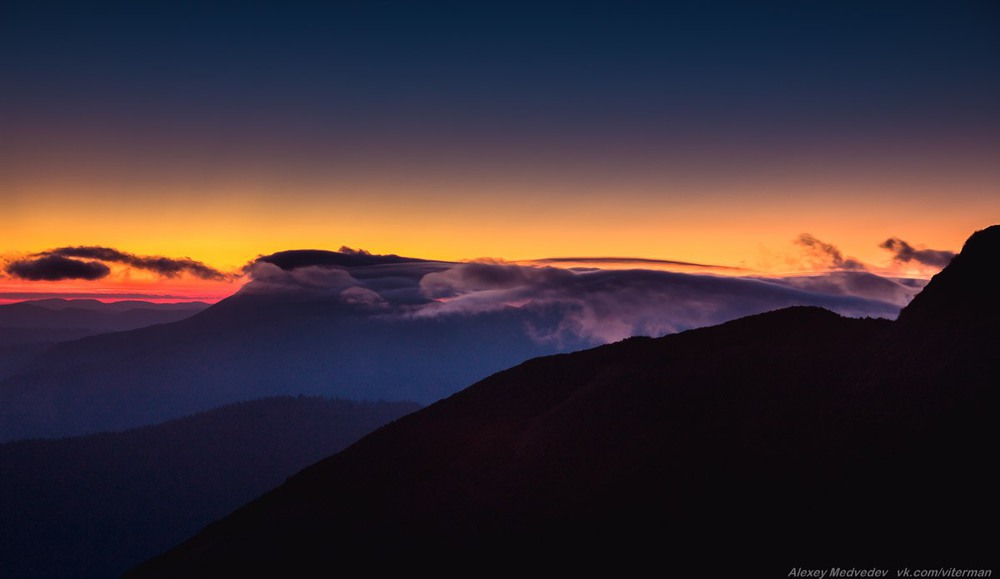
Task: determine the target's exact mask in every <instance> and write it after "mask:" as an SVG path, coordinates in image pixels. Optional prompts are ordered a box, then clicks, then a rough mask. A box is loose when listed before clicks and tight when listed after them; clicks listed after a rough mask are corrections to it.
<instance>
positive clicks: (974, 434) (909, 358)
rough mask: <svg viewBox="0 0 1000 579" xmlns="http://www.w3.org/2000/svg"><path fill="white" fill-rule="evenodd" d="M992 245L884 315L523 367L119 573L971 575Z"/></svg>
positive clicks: (988, 443) (975, 247) (975, 561)
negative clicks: (411, 567)
mask: <svg viewBox="0 0 1000 579" xmlns="http://www.w3.org/2000/svg"><path fill="white" fill-rule="evenodd" d="M998 258H1000V227H997V226H994V227H991V228H988V229H986V230H983V231H979V232H977V233H975V234H974V235H973V236H972V237H971V238H970V239H969V241H968V242H967V243H966V246H965V249H963V252H962V254H960V255H959V256H958V257H956V259H955V261H954V262H953V263H952V265H950V266H948V267H947V268H946V269H945V270H944V271H943V272H942V273H941V274H939V275H938V276H936V277H935V278H934V279H933V280H932V281H931V282H930V284H929V285H928V286H927V288H926V289H925V290H924V294H922V297H921V296H918V298H917V299H915V300H914V302H913V304H912V305H911V306H909V307H908V308H907V309H906V310H904V312H903V314H902V315H901V316H900V318H899V321H898V322H888V321H885V320H869V319H847V318H841V317H839V316H837V315H836V314H832V313H830V312H827V311H823V310H820V309H816V308H790V309H785V310H780V311H775V312H771V313H767V314H761V315H757V316H752V317H749V318H744V319H740V320H736V321H733V322H730V323H726V324H723V325H720V326H715V327H711V328H704V329H698V330H692V331H688V332H684V333H681V334H676V335H671V336H667V337H664V338H659V339H647V338H634V339H629V340H625V341H623V342H620V343H616V344H612V345H608V346H603V347H599V348H595V349H592V350H587V351H583V352H578V353H574V354H566V355H559V356H551V357H547V358H540V359H534V360H531V361H528V362H525V363H523V364H521V365H519V366H517V367H514V368H511V369H509V370H506V371H504V372H500V373H498V374H495V375H493V376H491V377H489V378H487V379H486V380H483V381H481V382H479V383H477V384H475V385H473V386H471V387H469V388H467V389H466V390H463V391H461V392H459V393H457V394H455V395H453V396H451V397H449V398H447V399H445V400H442V401H440V402H438V403H436V404H434V405H432V406H430V407H428V408H426V409H424V410H422V411H420V412H417V413H415V414H412V415H410V416H408V417H406V418H405V419H402V420H400V421H397V422H396V423H394V424H392V425H389V426H387V427H385V428H382V429H380V430H378V431H376V432H375V433H373V434H371V435H369V436H367V437H366V438H364V439H362V440H361V441H360V442H358V443H357V444H355V445H353V446H352V447H350V448H348V449H346V450H345V451H343V452H341V453H339V454H337V455H334V456H332V457H330V458H328V459H326V460H324V461H321V462H319V463H317V464H315V465H313V466H311V467H309V468H308V469H305V470H304V471H302V472H300V473H299V474H297V475H296V476H294V477H292V478H291V479H289V481H288V482H286V483H285V484H284V485H283V486H281V487H279V488H278V489H276V490H274V491H272V492H270V493H268V494H266V495H264V496H263V497H261V498H259V499H257V500H256V501H254V502H252V503H250V504H248V505H246V506H245V507H243V508H242V509H240V510H238V511H237V512H235V513H233V514H232V515H230V516H229V517H227V518H225V519H223V520H221V521H219V522H217V523H214V524H212V525H210V526H209V527H207V528H206V529H205V530H204V531H202V532H201V533H200V534H199V535H197V536H195V537H194V538H192V539H191V540H189V541H188V542H186V543H184V544H183V545H181V546H179V547H177V548H176V549H174V550H172V551H170V552H168V553H166V554H164V555H163V556H161V557H158V558H156V559H154V560H152V561H150V562H148V563H146V564H144V565H142V566H140V567H139V568H138V569H136V570H135V571H133V572H132V573H130V574H129V576H130V577H178V576H212V575H213V574H218V573H221V572H226V573H233V572H240V571H248V570H256V571H265V572H271V573H289V572H294V571H295V570H300V571H301V570H305V569H315V568H328V566H330V565H334V564H335V565H337V566H344V565H352V564H353V565H366V566H367V567H373V566H376V567H377V566H379V565H385V566H391V565H392V563H391V562H387V558H386V554H393V555H395V556H396V559H395V561H397V562H398V561H401V560H403V561H407V562H408V563H409V564H414V562H422V563H427V564H434V565H435V566H436V568H438V569H446V570H449V571H451V572H456V573H457V572H462V571H463V570H464V571H468V569H469V567H467V565H478V566H479V567H475V568H482V566H483V565H488V567H489V569H491V570H494V571H495V570H497V569H498V568H500V569H508V570H517V569H524V568H525V566H526V565H530V566H532V568H535V569H538V568H546V569H549V570H553V571H562V572H565V571H579V570H583V569H594V568H600V567H601V566H604V567H606V568H607V569H608V570H615V571H618V572H621V571H629V570H631V571H639V570H642V569H644V568H646V567H645V566H646V565H650V564H652V565H656V566H657V568H661V569H665V570H666V571H668V572H672V573H674V574H683V573H691V572H694V571H698V572H699V573H708V574H711V575H717V574H724V573H727V572H742V573H744V574H747V573H749V574H752V575H760V576H782V577H783V576H787V574H788V569H790V568H795V567H813V568H823V567H827V568H829V567H832V566H840V567H852V566H853V567H863V566H871V565H873V564H877V565H881V566H887V567H899V568H902V567H904V566H909V567H911V568H913V567H915V566H917V565H927V566H935V567H936V566H941V567H946V568H947V567H951V566H956V567H961V566H964V567H967V568H970V567H971V568H990V567H991V566H992V560H991V557H992V556H993V555H992V554H993V553H994V548H993V547H994V546H993V545H992V541H991V539H992V535H991V534H990V533H985V532H983V528H984V527H983V525H982V524H979V523H981V522H983V521H993V520H995V518H996V515H997V509H996V507H997V504H996V499H995V489H994V488H993V485H992V484H991V482H990V481H991V480H992V475H991V474H990V473H991V471H992V466H991V460H990V459H988V457H990V456H993V455H995V453H996V445H995V442H994V441H995V432H994V430H995V428H994V427H992V426H991V425H992V424H993V421H994V419H995V416H996V410H997V408H996V385H997V384H1000V359H998V352H1000V339H998V336H1000V333H998V331H997V329H998V327H1000V308H998V304H997V303H996V300H995V299H993V298H991V297H990V292H988V290H985V289H984V288H986V287H988V285H989V280H990V279H991V276H992V273H993V270H994V269H995V266H996V264H997V261H998ZM988 524H989V523H987V525H988Z"/></svg>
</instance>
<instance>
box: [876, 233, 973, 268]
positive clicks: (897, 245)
mask: <svg viewBox="0 0 1000 579" xmlns="http://www.w3.org/2000/svg"><path fill="white" fill-rule="evenodd" d="M879 247H882V248H884V249H888V250H889V251H891V252H892V254H893V255H892V258H893V259H894V260H895V261H898V262H900V263H909V262H911V261H915V262H917V263H921V264H924V265H928V266H931V267H944V266H946V265H948V264H949V263H950V262H951V258H953V257H955V252H953V251H944V250H939V249H917V248H915V247H913V246H912V245H910V244H909V243H907V242H905V241H903V240H902V239H900V238H898V237H890V238H889V239H886V240H885V241H883V242H882V243H881V244H880V245H879Z"/></svg>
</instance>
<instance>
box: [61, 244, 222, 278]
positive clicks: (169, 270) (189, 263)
mask: <svg viewBox="0 0 1000 579" xmlns="http://www.w3.org/2000/svg"><path fill="white" fill-rule="evenodd" d="M41 255H46V256H59V257H77V258H85V259H98V260H101V261H106V262H111V263H122V264H125V265H128V266H130V267H134V268H137V269H145V270H148V271H152V272H154V273H156V274H157V275H160V276H163V277H177V276H179V275H181V274H182V273H188V274H191V275H193V276H195V277H198V278H201V279H206V280H217V281H222V280H226V279H229V276H228V275H226V274H225V273H223V272H221V271H219V270H217V269H214V268H212V267H209V266H207V265H205V264H204V263H202V262H200V261H195V260H193V259H190V258H187V257H184V258H172V257H161V256H143V255H135V254H133V253H126V252H124V251H119V250H117V249H113V248H110V247H99V246H77V247H59V248H56V249H51V250H49V251H45V252H43V253H42V254H41ZM105 275H106V274H105Z"/></svg>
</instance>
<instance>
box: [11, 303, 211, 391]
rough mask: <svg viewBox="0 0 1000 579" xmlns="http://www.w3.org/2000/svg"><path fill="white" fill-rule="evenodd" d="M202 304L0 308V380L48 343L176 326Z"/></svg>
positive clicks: (38, 305) (204, 305)
mask: <svg viewBox="0 0 1000 579" xmlns="http://www.w3.org/2000/svg"><path fill="white" fill-rule="evenodd" d="M207 307H208V304H206V303H202V302H183V303H175V304H158V303H152V302H143V301H121V302H111V303H104V302H100V301H97V300H64V299H44V300H30V301H24V302H18V303H15V304H6V305H0V380H2V379H3V378H5V377H7V376H9V375H10V374H13V373H14V372H16V371H17V370H19V369H20V368H22V367H24V366H25V365H26V364H27V363H28V362H30V361H31V360H32V359H34V357H36V356H37V355H38V354H40V353H42V352H44V351H45V350H47V349H48V348H49V347H51V346H52V345H53V344H56V343H58V342H65V341H69V340H76V339H79V338H83V337H86V336H93V335H96V334H103V333H107V332H121V331H125V330H133V329H136V328H143V327H146V326H152V325H154V324H166V323H170V322H176V321H178V320H183V319H184V318H188V317H191V316H193V315H194V314H196V313H198V312H200V311H202V310H204V309H205V308H207Z"/></svg>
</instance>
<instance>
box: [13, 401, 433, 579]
mask: <svg viewBox="0 0 1000 579" xmlns="http://www.w3.org/2000/svg"><path fill="white" fill-rule="evenodd" d="M418 408H419V406H418V405H416V404H413V403H406V402H394V403H387V402H364V403H362V402H349V401H345V400H327V399H323V398H315V397H296V398H292V397H282V398H268V399H263V400H254V401H250V402H242V403H238V404H233V405H228V406H225V407H222V408H217V409H214V410H211V411H208V412H204V413H201V414H198V415H194V416H189V417H185V418H182V419H178V420H173V421H170V422H166V423H163V424H158V425H154V426H147V427H143V428H139V429H135V430H129V431H124V432H112V433H103V434H97V435H91V436H84V437H78V438H68V439H60V440H30V441H19V442H13V443H8V444H3V445H0V488H2V489H3V493H0V520H2V521H3V524H2V525H0V568H2V569H3V571H2V573H0V574H2V575H3V576H4V577H7V578H15V577H25V578H28V577H31V578H33V579H39V578H43V577H44V578H56V577H66V578H70V577H72V578H74V579H80V578H87V577H94V578H99V577H114V576H117V575H118V574H120V573H122V572H124V571H125V570H127V569H128V568H130V567H132V566H134V565H136V564H138V563H139V562H141V561H143V560H145V559H148V558H149V557H151V556H153V555H155V554H156V553H158V552H161V551H163V550H164V549H167V548H170V547H171V546H173V545H175V544H177V543H178V542H180V541H181V540H183V539H184V538H186V537H188V536H190V535H191V534H192V533H194V532H196V531H197V530H198V529H200V528H201V527H202V526H204V525H205V524H207V523H208V522H210V521H212V520H214V519H217V518H219V517H221V516H224V515H226V514H228V513H229V512H231V511H232V510H233V509H235V508H237V507H238V506H240V505H241V504H243V503H245V502H246V501H248V500H250V499H252V498H254V497H255V496H257V495H259V494H261V493H263V492H265V491H267V490H268V489H271V488H273V487H274V486H276V485H278V484H280V483H281V482H282V481H283V480H285V478H286V477H288V476H289V475H291V474H293V473H294V472H296V471H297V470H299V469H301V468H303V467H305V466H307V465H309V464H311V463H313V462H315V461H316V460H319V459H320V458H322V457H324V456H327V455H329V454H330V453H332V452H336V451H338V450H341V449H343V448H344V447H346V446H347V445H349V444H351V443H352V442H354V441H356V440H357V439H359V438H361V437H362V436H364V435H365V434H367V433H368V432H370V431H372V430H374V429H375V428H378V427H379V426H382V425H383V424H385V423H387V422H389V421H391V420H395V419H396V418H399V417H400V416H403V415H404V414H407V413H409V412H412V411H414V410H417V409H418Z"/></svg>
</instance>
